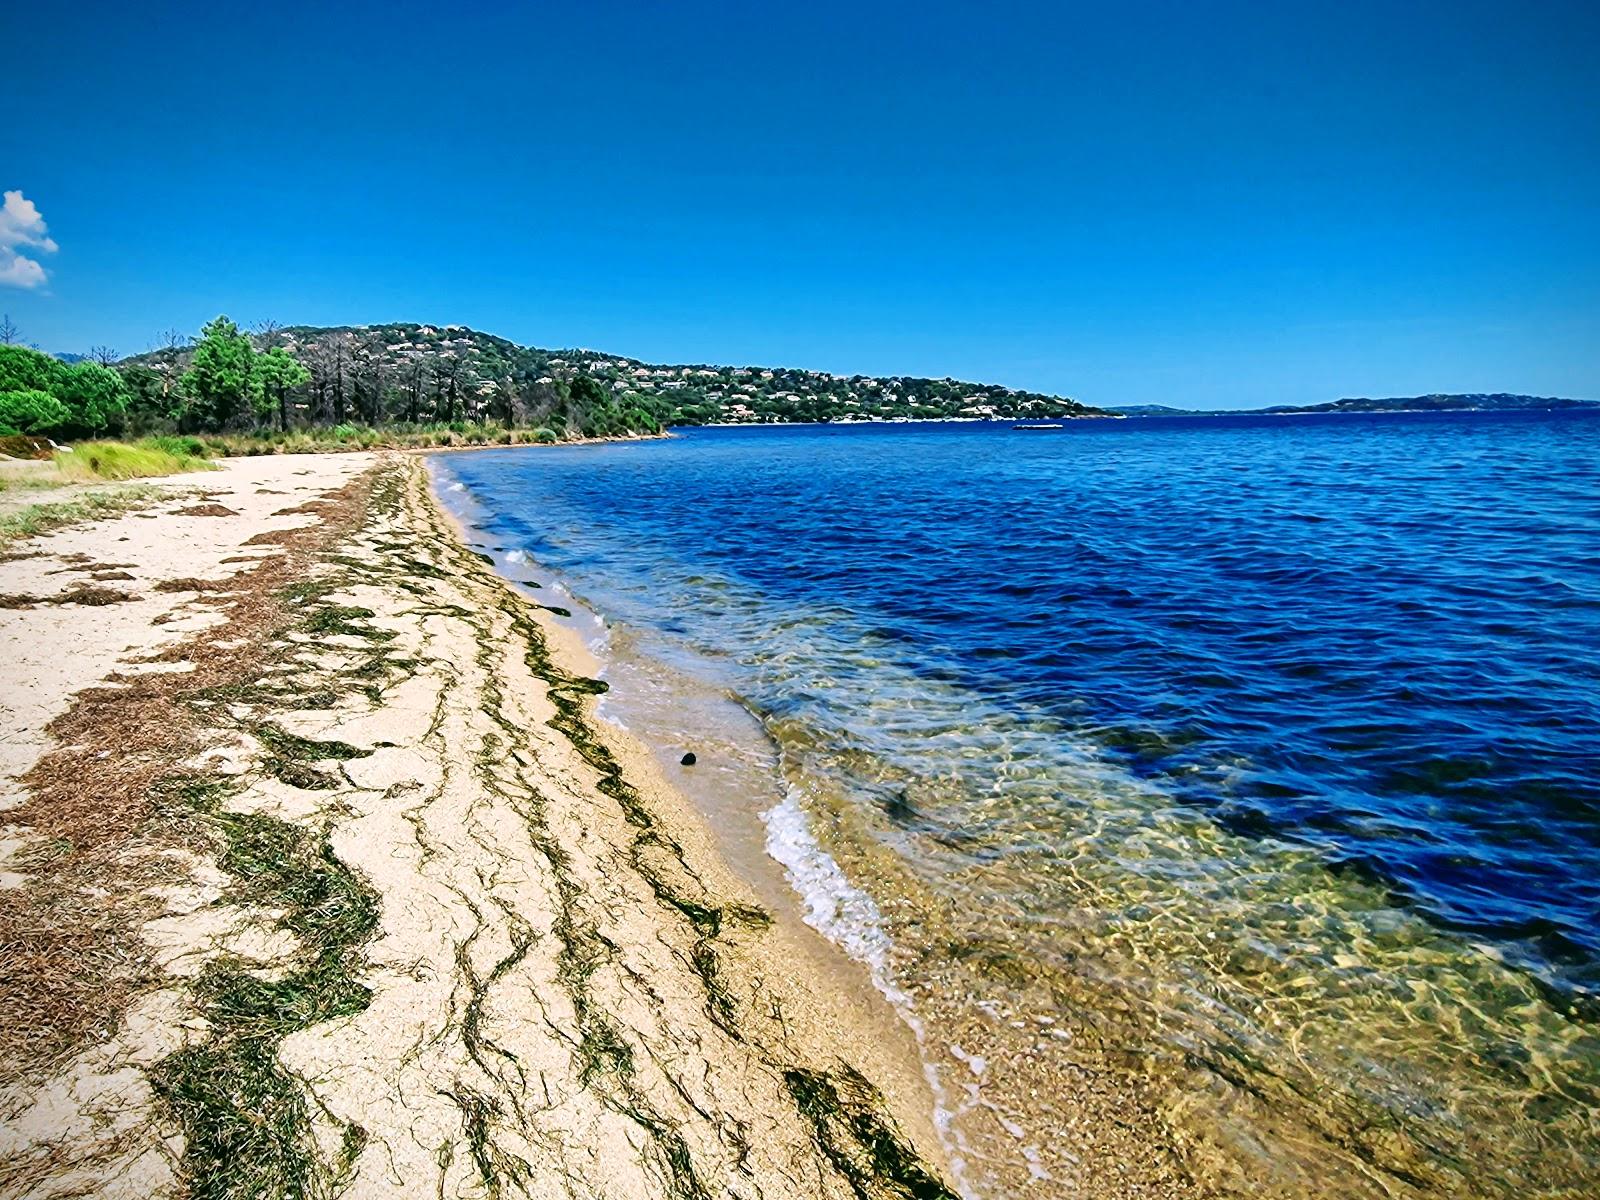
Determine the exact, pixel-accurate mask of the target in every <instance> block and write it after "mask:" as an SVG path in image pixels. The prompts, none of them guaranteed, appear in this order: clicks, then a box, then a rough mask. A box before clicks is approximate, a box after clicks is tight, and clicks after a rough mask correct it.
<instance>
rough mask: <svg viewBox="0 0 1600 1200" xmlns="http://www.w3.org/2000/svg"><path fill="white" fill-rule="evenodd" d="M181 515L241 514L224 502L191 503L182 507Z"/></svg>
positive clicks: (178, 512)
mask: <svg viewBox="0 0 1600 1200" xmlns="http://www.w3.org/2000/svg"><path fill="white" fill-rule="evenodd" d="M176 515H178V516H180V517H237V516H238V515H239V514H238V513H236V512H234V511H233V509H231V508H229V507H227V506H226V505H224V504H216V503H212V504H191V505H190V506H189V507H188V508H180V509H179V510H178V511H177V514H176Z"/></svg>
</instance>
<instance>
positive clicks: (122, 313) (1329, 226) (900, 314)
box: [0, 0, 1600, 408]
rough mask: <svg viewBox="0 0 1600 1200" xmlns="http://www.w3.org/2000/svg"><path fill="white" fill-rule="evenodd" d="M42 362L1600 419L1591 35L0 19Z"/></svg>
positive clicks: (1180, 26) (1221, 14)
mask: <svg viewBox="0 0 1600 1200" xmlns="http://www.w3.org/2000/svg"><path fill="white" fill-rule="evenodd" d="M0 39H3V40H4V41H5V42H6V43H8V46H9V50H8V54H7V56H6V63H5V68H4V71H3V74H0V106H3V111H4V119H3V120H0V189H3V190H4V192H5V204H4V206H3V208H0V312H4V313H7V314H9V315H10V317H11V319H12V321H13V322H14V323H15V325H16V326H17V327H18V328H19V329H20V330H21V331H22V338H23V339H24V340H25V341H28V342H32V343H36V344H38V345H39V346H41V347H42V348H44V349H46V350H51V351H83V350H86V349H87V348H88V347H89V346H91V345H95V344H102V345H110V346H113V347H116V348H117V349H118V350H120V351H121V352H122V353H124V354H128V353H135V352H138V351H142V350H145V349H148V348H150V347H151V346H152V345H153V344H154V343H155V340H156V337H157V335H158V333H159V331H161V330H163V329H167V328H178V329H182V330H185V331H190V332H192V331H194V330H197V329H198V327H199V326H200V325H201V323H203V322H204V321H206V320H208V319H209V318H211V317H213V316H215V315H217V314H218V313H227V314H228V315H229V316H232V317H234V318H235V319H236V320H239V321H241V322H250V321H255V320H261V319H272V320H277V321H280V322H283V323H286V324H363V323H371V322H381V321H390V320H417V321H426V322H434V323H459V324H464V325H470V326H472V327H473V328H477V329H482V330H486V331H489V332H492V333H498V334H501V335H503V336H506V337H509V338H512V339H515V340H516V341H519V342H523V343H526V344H531V345H538V346H546V347H569V346H586V347H591V348H594V349H600V350H607V351H611V352H615V353H619V354H626V355H630V356H633V357H637V358H642V359H645V360H647V361H657V362H680V363H681V362H708V363H728V364H763V365H784V366H798V367H811V368H814V369H818V370H825V371H834V372H837V373H841V374H849V373H857V372H860V373H864V374H909V375H927V376H944V375H950V376H954V377H956V378H958V379H968V380H975V381H982V382H996V383H1003V384H1008V385H1010V386H1013V387H1026V388H1033V389H1038V390H1041V391H1047V392H1052V393H1056V394H1059V395H1066V396H1072V397H1074V398H1077V399H1079V400H1083V401H1085V402H1087V403H1090V404H1097V405H1116V404H1169V405H1174V406H1178V407H1196V408H1228V407H1248V406H1252V405H1263V404H1278V403H1316V402H1320V401H1324V400H1329V399H1335V398H1338V397H1341V396H1361V395H1367V396H1391V395H1412V394H1417V393H1424V392H1436V391H1473V392H1476V391H1511V392H1527V393H1533V394H1539V395H1560V396H1576V397H1580V398H1589V399H1600V72H1597V71H1596V70H1595V67H1594V64H1595V62H1596V61H1597V58H1600V5H1596V4H1594V3H1592V0H1591V2H1587V3H1559V2H1550V3H1539V2H1537V0H1533V2H1530V0H1522V2H1520V3H1515V4H1513V3H1501V4H1486V3H1476V2H1474V0H1457V2H1452V3H1405V2H1403V0H1390V2H1388V3H1381V4H1378V3H1365V2H1362V0H1354V2H1351V3H1343V4H1319V5H1309V4H1298V3H1292V2H1287V0H1286V2H1284V3H1279V4H1271V5H1269V4H1263V3H1259V2H1257V3H1250V4H1229V3H1211V4H1194V3H1192V2H1190V3H1172V4H1154V3H1152V4H1126V5H1112V4H1105V3H1098V4H1073V3H1054V4H1037V5H1034V4H1020V3H1005V2H1003V0H1001V2H993V3H986V4H957V3H945V2H941V0H924V2H922V3H917V4H874V3H867V2H864V0H858V2H856V3H833V2H832V0H819V2H816V3H808V4H805V5H782V4H751V3H743V4H734V3H728V4H710V3H698V2H696V0H678V2H674V3H635V4H620V3H608V2H606V0H587V2H586V3H583V4H560V5H557V4H549V5H545V4H522V5H505V6H491V5H475V4H470V3H467V4H459V5H451V6H445V5H438V4H429V5H421V4H411V3H405V2H400V3H383V4H369V3H365V2H364V0H349V2H346V3H341V4H339V5H326V6H323V5H319V6H309V5H308V6H304V7H296V6H294V5H287V4H285V5H234V4H230V3H226V2H222V0H216V2H212V3H207V4H204V5H199V4H196V5H186V4H181V3H170V4H159V3H158V4H153V5H129V4H123V3H118V4H115V5H111V4H108V5H104V6H96V5H91V4H75V3H72V2H71V0H62V2H60V3H57V4H55V5H51V6H24V5H14V6H8V7H6V8H5V10H4V11H3V12H0Z"/></svg>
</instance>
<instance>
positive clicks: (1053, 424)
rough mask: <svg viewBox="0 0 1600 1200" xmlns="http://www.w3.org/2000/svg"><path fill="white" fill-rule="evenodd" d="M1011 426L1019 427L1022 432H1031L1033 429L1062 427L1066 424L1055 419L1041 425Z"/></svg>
mask: <svg viewBox="0 0 1600 1200" xmlns="http://www.w3.org/2000/svg"><path fill="white" fill-rule="evenodd" d="M1011 428H1012V429H1020V430H1022V432H1024V433H1031V432H1032V431H1033V430H1035V429H1064V428H1066V426H1064V425H1062V424H1061V422H1060V421H1055V422H1046V423H1045V424H1042V425H1013V426H1012V427H1011Z"/></svg>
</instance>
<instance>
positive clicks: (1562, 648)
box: [449, 413, 1600, 991]
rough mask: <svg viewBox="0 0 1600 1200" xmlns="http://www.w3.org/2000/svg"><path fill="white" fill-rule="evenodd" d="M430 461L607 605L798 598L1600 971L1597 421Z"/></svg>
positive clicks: (789, 442) (1577, 975)
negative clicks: (443, 466)
mask: <svg viewBox="0 0 1600 1200" xmlns="http://www.w3.org/2000/svg"><path fill="white" fill-rule="evenodd" d="M449 467H450V469H451V470H452V471H453V472H454V473H455V474H456V475H458V476H459V477H460V479H461V480H462V481H463V482H465V483H466V484H467V485H468V486H469V488H470V489H471V490H472V491H473V492H474V493H475V494H477V495H478V496H479V497H480V498H481V499H483V500H484V501H485V502H486V503H487V504H489V505H490V507H491V508H492V509H493V510H494V511H495V512H496V513H497V514H499V518H498V523H497V524H496V526H495V529H494V534H495V536H496V537H498V538H502V539H503V538H514V539H517V541H516V544H517V545H519V546H522V547H525V548H526V549H527V551H528V552H529V553H530V554H531V555H532V556H533V557H535V558H536V559H538V560H539V561H540V562H541V563H542V564H546V565H548V566H549V567H551V568H553V569H554V570H556V571H557V572H559V573H561V574H562V575H563V576H565V577H566V578H567V579H568V580H569V581H571V582H572V585H573V586H574V588H575V589H576V590H578V591H579V592H580V593H583V594H585V595H588V596H590V597H593V598H595V599H597V601H598V602H599V603H600V605H601V606H602V607H603V608H605V609H606V610H607V611H610V612H613V613H614V615H617V616H619V617H621V618H622V619H624V620H627V621H631V622H636V623H641V624H646V625H649V624H651V623H656V624H659V625H660V626H661V627H662V628H663V630H664V631H665V632H666V633H669V634H672V635H676V636H680V637H683V638H688V639H690V640H694V641H698V642H700V643H702V644H703V645H705V646H706V647H708V648H709V647H714V646H716V645H717V644H718V642H719V640H722V639H726V638H728V637H734V638H743V637H745V636H748V634H747V628H748V627H749V626H750V625H751V623H752V621H755V622H759V621H762V620H765V621H767V622H768V623H770V624H779V623H781V622H782V619H783V617H784V613H785V610H786V609H790V608H793V609H811V610H816V609H821V610H823V611H826V612H827V613H829V614H832V616H831V618H830V623H831V625H832V626H833V628H832V632H833V633H835V634H837V635H838V636H840V637H843V638H852V639H853V638H860V637H866V638H870V639H873V640H874V641H875V642H883V643H887V644H889V645H891V646H892V647H894V652H895V653H896V654H897V655H898V656H899V661H898V663H897V666H898V667H900V668H903V669H908V670H910V671H912V672H914V673H915V674H916V675H918V676H919V677H923V678H926V679H928V680H930V681H938V682H940V683H941V684H942V685H951V686H957V687H960V688H963V689H967V690H970V691H971V692H972V693H974V694H979V695H982V696H983V697H984V698H985V699H986V701H987V702H989V703H992V704H994V705H997V706H1000V707H1002V708H1005V707H1008V706H1009V707H1011V708H1014V709H1017V710H1019V711H1021V710H1027V711H1029V712H1031V713H1040V712H1042V713H1044V714H1048V715H1049V716H1050V717H1052V718H1054V719H1057V720H1058V721H1059V722H1060V723H1061V726H1062V728H1063V729H1064V730H1066V731H1068V732H1070V735H1071V736H1072V737H1074V738H1081V739H1086V740H1088V741H1090V742H1092V743H1093V744H1095V745H1096V746H1097V747H1099V748H1101V749H1102V750H1103V751H1105V752H1106V753H1109V754H1110V755H1112V756H1113V757H1115V758H1116V759H1118V760H1119V761H1121V762H1122V763H1123V764H1125V766H1126V767H1127V768H1128V769H1129V770H1131V771H1132V772H1134V773H1136V774H1137V775H1139V776H1140V777H1142V778H1145V779H1147V780H1150V781H1153V782H1155V783H1157V784H1158V785H1159V786H1160V787H1161V788H1163V789H1167V790H1169V791H1170V792H1171V793H1172V794H1174V795H1175V796H1177V797H1178V798H1179V799H1181V801H1182V802H1183V803H1185V804H1189V805H1193V806H1195V807H1197V808H1198V809H1201V810H1203V811H1204V812H1205V813H1206V814H1208V815H1209V817H1210V818H1211V819H1213V820H1215V821H1216V822H1219V823H1221V824H1222V825H1223V826H1225V827H1227V828H1228V829H1230V830H1232V831H1235V832H1239V833H1243V834H1246V835H1248V836H1252V837H1260V836H1266V835H1271V836H1274V837H1278V838H1285V839H1291V840H1295V841H1301V842H1304V843H1308V844H1311V845H1313V846H1315V847H1317V848H1319V849H1320V850H1321V852H1322V853H1323V854H1324V855H1325V857H1326V861H1327V863H1328V864H1329V865H1330V867H1332V868H1333V869H1335V870H1348V871H1353V872H1358V873H1360V874H1362V875H1363V876H1366V877H1369V878H1371V879H1373V880H1377V881H1380V882H1381V883H1382V884H1383V885H1384V886H1385V887H1387V888H1390V889H1392V890H1393V892H1394V893H1395V894H1396V895H1397V896H1399V897H1401V898H1403V900H1404V901H1405V903H1407V904H1409V905H1411V906H1413V907H1414V908H1415V910H1417V911H1419V912H1422V913H1424V914H1426V915H1427V916H1428V917H1429V918H1430V919H1432V920H1433V921H1435V922H1438V923H1440V924H1442V925H1444V926H1446V927H1449V928H1452V929H1459V930H1463V931H1469V932H1470V933H1471V934H1473V935H1475V936H1478V937H1486V938H1492V939H1496V940H1497V941H1499V942H1501V943H1504V944H1505V945H1506V946H1507V947H1508V948H1509V949H1510V952H1511V953H1512V955H1513V957H1515V958H1518V959H1520V960H1522V961H1524V962H1526V963H1528V964H1530V965H1533V966H1534V967H1535V968H1536V969H1537V970H1538V971H1539V972H1540V973H1541V975H1543V976H1544V977H1545V978H1546V979H1548V980H1550V981H1552V982H1553V983H1554V984H1555V985H1556V986H1557V987H1559V988H1577V989H1579V990H1580V991H1581V990H1582V989H1588V988H1593V987H1594V986H1595V985H1596V984H1597V982H1600V972H1597V963H1600V416H1595V415H1592V414H1545V413H1517V414H1503V415H1489V414H1444V415H1420V414H1419V415H1408V414H1397V415H1383V416H1373V417H1356V416H1332V417H1299V418H1251V417H1224V418H1197V419H1155V420H1150V419H1146V420H1128V421H1122V422H1115V423H1113V422H1081V423H1076V424H1071V425H1069V426H1068V427H1067V428H1066V429H1064V430H1061V431H1059V432H1048V433H1045V432H1038V433H1021V432H1014V431H1012V430H1010V429H1009V428H1008V427H998V426H988V425H983V426H976V425H910V426H906V425H898V426H846V427H838V426H835V427H798V428H764V429H761V428H757V429H749V428H746V429H703V430H687V431H683V432H682V433H681V434H680V436H678V437H676V438H674V439H672V440H670V441H664V442H654V443H641V444H628V445H616V446H603V447H593V448H575V449H571V450H563V451H559V452H548V453H537V454H528V453H524V452H517V451H511V452H504V453H498V452H487V453H481V454H475V455H467V456H460V457H456V458H453V459H451V460H450V463H449ZM730 589H733V590H736V591H738V592H739V593H740V594H741V595H744V596H755V597H758V598H759V601H760V606H759V612H757V613H756V614H754V615H752V612H751V606H750V605H749V604H748V603H746V604H744V605H742V606H738V607H739V615H738V616H737V619H734V618H732V617H730V616H729V614H728V613H727V612H726V611H725V606H726V604H727V603H728V601H727V597H728V595H729V593H730ZM669 593H670V596H671V598H672V599H671V602H667V600H666V597H667V595H668V594H669ZM735 675H737V670H736V669H735ZM744 682H747V683H748V685H749V687H750V688H751V689H752V690H754V691H755V692H756V694H755V695H754V696H753V697H752V699H753V700H754V702H755V703H757V704H761V703H763V702H764V700H765V701H770V702H771V703H772V704H774V705H777V706H782V705H783V704H784V703H786V701H785V698H784V697H783V696H782V695H780V694H779V693H778V692H777V691H775V690H774V691H773V694H772V695H771V696H769V697H763V696H762V695H761V694H760V689H761V682H760V679H759V678H756V677H754V676H753V677H752V678H751V679H750V680H748V681H744ZM734 683H735V685H736V686H738V685H739V684H740V683H741V680H739V679H737V678H736V679H735V680H734Z"/></svg>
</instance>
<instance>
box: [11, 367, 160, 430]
mask: <svg viewBox="0 0 1600 1200" xmlns="http://www.w3.org/2000/svg"><path fill="white" fill-rule="evenodd" d="M130 395H131V393H130V392H129V390H128V387H127V385H126V384H125V383H124V382H123V379H122V376H121V375H120V374H119V373H118V372H116V371H114V370H112V369H110V368H109V367H103V366H101V365H100V364H99V363H96V362H88V361H85V362H78V363H71V364H68V363H64V362H62V361H61V360H60V359H57V358H52V357H51V356H50V355H48V354H41V353H40V352H39V351H37V350H29V349H27V348H26V347H23V346H11V345H0V396H4V397H6V398H7V399H6V400H5V402H4V403H3V404H0V432H12V433H36V434H44V435H48V436H62V437H77V436H82V435H93V434H97V433H101V432H103V431H105V430H106V429H108V428H111V427H113V426H115V425H116V424H117V422H118V421H119V420H120V419H121V417H122V413H123V411H124V410H125V409H126V408H127V406H128V401H129V399H130ZM40 396H43V397H45V398H46V399H48V400H49V401H50V403H49V404H44V403H42V402H41V401H40V400H39V397H40Z"/></svg>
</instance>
